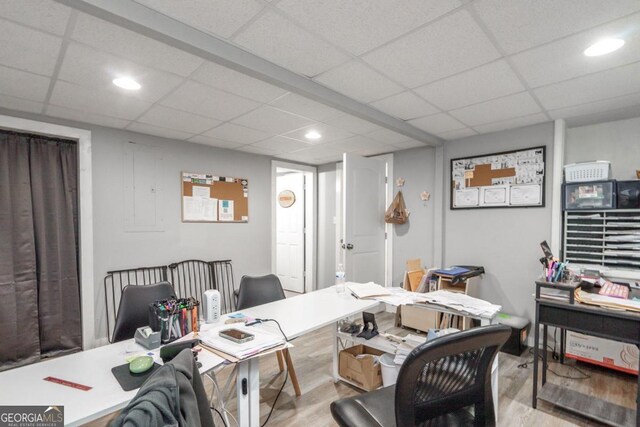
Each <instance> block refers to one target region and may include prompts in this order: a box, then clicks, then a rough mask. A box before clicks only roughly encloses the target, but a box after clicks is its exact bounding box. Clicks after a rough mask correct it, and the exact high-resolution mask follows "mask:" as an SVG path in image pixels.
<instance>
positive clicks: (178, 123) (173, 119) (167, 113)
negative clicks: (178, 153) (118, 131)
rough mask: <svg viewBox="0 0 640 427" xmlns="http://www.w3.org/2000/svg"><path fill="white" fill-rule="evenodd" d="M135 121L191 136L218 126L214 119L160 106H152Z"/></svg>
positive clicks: (217, 121)
mask: <svg viewBox="0 0 640 427" xmlns="http://www.w3.org/2000/svg"><path fill="white" fill-rule="evenodd" d="M136 121H138V122H141V123H147V124H150V125H154V126H159V127H164V128H167V129H173V130H178V131H182V132H187V133H191V134H198V133H202V132H204V131H205V130H208V129H211V128H212V127H214V126H217V125H219V124H220V121H219V120H216V119H212V118H209V117H202V116H198V115H195V114H191V113H185V112H184V111H179V110H174V109H173V108H167V107H163V106H161V105H154V106H153V107H151V109H149V111H147V112H146V113H144V115H142V116H141V117H140V118H138V119H137V120H136Z"/></svg>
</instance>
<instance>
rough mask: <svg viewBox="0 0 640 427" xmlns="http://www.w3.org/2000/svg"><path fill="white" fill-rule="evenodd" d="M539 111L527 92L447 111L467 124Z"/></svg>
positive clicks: (482, 122) (510, 117)
mask: <svg viewBox="0 0 640 427" xmlns="http://www.w3.org/2000/svg"><path fill="white" fill-rule="evenodd" d="M539 112H540V107H539V106H538V104H536V102H535V101H534V99H533V98H532V97H531V95H530V94H529V92H520V93H517V94H515V95H507V96H504V97H502V98H497V99H493V100H491V101H486V102H481V103H480V104H475V105H470V106H468V107H463V108H460V109H457V110H451V111H449V114H451V115H452V116H453V117H455V118H457V119H458V120H460V121H462V122H464V123H466V124H467V125H469V126H475V125H482V124H485V123H493V122H497V121H500V120H507V119H514V118H517V117H522V116H526V115H529V114H535V113H539Z"/></svg>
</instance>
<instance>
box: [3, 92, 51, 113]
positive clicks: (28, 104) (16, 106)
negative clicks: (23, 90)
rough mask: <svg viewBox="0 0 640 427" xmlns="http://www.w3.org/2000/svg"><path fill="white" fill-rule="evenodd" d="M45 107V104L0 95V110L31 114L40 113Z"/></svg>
mask: <svg viewBox="0 0 640 427" xmlns="http://www.w3.org/2000/svg"><path fill="white" fill-rule="evenodd" d="M43 106H44V104H42V103H41V102H35V101H29V100H28V99H22V98H15V97H13V96H8V95H0V108H7V109H9V110H17V111H26V112H29V113H40V112H41V111H42V107H43Z"/></svg>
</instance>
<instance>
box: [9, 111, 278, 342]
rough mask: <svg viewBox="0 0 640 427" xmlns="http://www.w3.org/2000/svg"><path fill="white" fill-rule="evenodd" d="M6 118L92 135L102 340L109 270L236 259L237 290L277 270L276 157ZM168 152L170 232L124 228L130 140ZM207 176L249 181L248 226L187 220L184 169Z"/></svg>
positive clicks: (164, 186) (164, 203)
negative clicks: (249, 278)
mask: <svg viewBox="0 0 640 427" xmlns="http://www.w3.org/2000/svg"><path fill="white" fill-rule="evenodd" d="M0 113H2V114H7V115H14V116H20V117H25V118H30V119H32V120H40V121H45V122H52V123H58V124H64V125H69V126H74V127H77V128H83V129H88V130H91V132H92V149H93V150H92V160H93V174H92V177H93V213H94V218H93V224H94V276H95V277H94V283H93V286H94V287H95V295H96V319H95V325H96V338H98V339H99V338H103V337H105V336H106V321H105V313H104V288H103V278H104V276H105V273H106V272H107V271H108V270H115V269H123V268H131V267H140V266H153V265H162V264H169V263H171V262H175V261H180V260H185V259H203V260H215V259H231V260H232V261H233V267H234V273H235V276H236V277H235V280H236V286H237V285H238V284H239V279H240V277H241V276H242V275H244V274H249V275H260V274H267V273H270V272H271V203H270V201H271V200H270V194H271V159H270V158H269V157H266V156H259V155H254V154H249V153H242V152H238V151H231V150H226V149H220V148H214V147H207V146H204V145H198V144H191V143H187V142H184V141H173V140H168V139H164V138H160V137H154V136H148V135H142V134H136V133H133V132H126V131H120V130H115V129H110V128H104V127H100V126H94V125H89V124H83V123H78V122H71V121H66V120H58V119H52V118H49V117H43V116H38V115H33V114H26V113H16V112H12V111H9V110H2V109H0ZM131 141H133V142H135V143H138V144H145V145H151V146H155V147H158V149H159V151H160V152H161V153H162V157H163V159H164V160H163V164H162V168H161V174H160V178H161V181H160V183H159V189H160V191H161V197H160V204H159V210H161V211H162V214H163V217H164V226H163V231H156V232H127V231H125V227H124V221H125V217H124V216H125V209H124V206H125V202H124V194H125V192H124V189H123V187H124V178H123V175H124V167H123V166H124V151H125V146H127V145H128V144H129V142H131ZM181 171H185V172H203V173H204V172H207V173H212V174H214V175H220V176H233V177H243V178H247V179H248V180H249V222H248V223H247V224H217V223H216V224H214V223H210V224H198V223H182V222H181V217H180V215H181V213H180V212H181V211H180V203H181V200H180V191H181V190H180V184H181V182H180V172H181Z"/></svg>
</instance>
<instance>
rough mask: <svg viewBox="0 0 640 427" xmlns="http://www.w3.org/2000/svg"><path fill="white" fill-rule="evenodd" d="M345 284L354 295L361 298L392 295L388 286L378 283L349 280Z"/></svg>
mask: <svg viewBox="0 0 640 427" xmlns="http://www.w3.org/2000/svg"><path fill="white" fill-rule="evenodd" d="M345 286H346V287H347V288H348V289H349V292H351V293H352V294H353V295H354V296H356V297H357V298H360V299H364V298H371V297H379V296H385V295H390V294H391V293H390V292H389V290H388V289H387V288H384V287H382V286H380V285H378V284H376V283H373V282H367V283H356V282H347V283H345Z"/></svg>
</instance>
